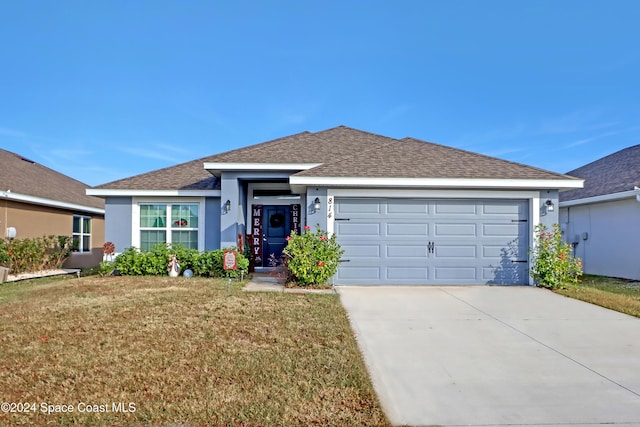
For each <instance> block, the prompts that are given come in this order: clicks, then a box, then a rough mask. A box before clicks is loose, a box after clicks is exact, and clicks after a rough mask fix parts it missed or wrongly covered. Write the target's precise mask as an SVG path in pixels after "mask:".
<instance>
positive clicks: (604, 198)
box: [560, 190, 640, 208]
mask: <svg viewBox="0 0 640 427" xmlns="http://www.w3.org/2000/svg"><path fill="white" fill-rule="evenodd" d="M638 196H640V191H639V190H629V191H621V192H619V193H612V194H603V195H601V196H593V197H585V198H582V199H575V200H566V201H564V202H560V207H561V208H567V207H570V206H577V205H586V204H589V203H600V202H612V201H614V200H621V199H628V198H631V197H638ZM638 201H639V202H640V200H638Z"/></svg>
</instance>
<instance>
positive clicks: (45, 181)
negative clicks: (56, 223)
mask: <svg viewBox="0 0 640 427" xmlns="http://www.w3.org/2000/svg"><path fill="white" fill-rule="evenodd" d="M87 188H89V186H88V185H87V184H84V183H82V182H80V181H78V180H75V179H73V178H71V177H68V176H66V175H63V174H61V173H59V172H56V171H54V170H53V169H49V168H48V167H46V166H43V165H41V164H39V163H36V162H34V161H32V160H29V159H26V158H24V157H22V156H20V155H19V154H16V153H12V152H11V151H7V150H3V149H0V191H7V190H11V192H13V193H18V194H24V195H27V196H32V197H40V198H43V199H48V200H53V201H57V202H64V203H71V204H75V205H80V206H85V207H90V208H97V209H104V200H102V199H101V198H98V197H93V196H87V195H86V193H85V191H86V189H87Z"/></svg>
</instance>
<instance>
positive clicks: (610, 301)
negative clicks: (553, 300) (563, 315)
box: [555, 275, 640, 317]
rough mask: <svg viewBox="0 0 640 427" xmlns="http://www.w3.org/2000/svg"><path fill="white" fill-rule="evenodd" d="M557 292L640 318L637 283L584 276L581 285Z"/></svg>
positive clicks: (639, 284)
mask: <svg viewBox="0 0 640 427" xmlns="http://www.w3.org/2000/svg"><path fill="white" fill-rule="evenodd" d="M555 292H557V293H559V294H562V295H565V296H568V297H571V298H575V299H579V300H582V301H586V302H589V303H592V304H596V305H600V306H602V307H606V308H610V309H612V310H616V311H619V312H621V313H626V314H630V315H632V316H636V317H640V283H639V282H637V281H631V280H625V279H615V278H611V277H603V276H591V275H584V276H583V278H582V283H581V284H580V285H578V286H569V287H567V288H565V289H556V290H555Z"/></svg>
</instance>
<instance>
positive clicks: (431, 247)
mask: <svg viewBox="0 0 640 427" xmlns="http://www.w3.org/2000/svg"><path fill="white" fill-rule="evenodd" d="M435 246H436V244H435V243H434V242H429V243H428V244H427V253H428V254H432V253H433V250H434V249H435Z"/></svg>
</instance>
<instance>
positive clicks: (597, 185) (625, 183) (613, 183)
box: [561, 145, 640, 201]
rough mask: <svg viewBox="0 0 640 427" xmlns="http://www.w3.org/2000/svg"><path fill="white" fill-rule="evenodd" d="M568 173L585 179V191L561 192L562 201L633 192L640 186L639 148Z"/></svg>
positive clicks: (616, 153) (630, 148)
mask: <svg viewBox="0 0 640 427" xmlns="http://www.w3.org/2000/svg"><path fill="white" fill-rule="evenodd" d="M568 174H569V175H572V176H577V177H580V178H583V179H584V180H585V184H584V188H580V189H576V190H570V191H567V192H564V193H562V196H561V201H569V200H577V199H584V198H587V197H595V196H602V195H606V194H614V193H620V192H623V191H631V190H633V189H634V187H636V186H640V145H634V146H633V147H629V148H625V149H623V150H620V151H617V152H615V153H613V154H610V155H608V156H606V157H603V158H601V159H599V160H596V161H595V162H591V163H589V164H587V165H584V166H582V167H579V168H578V169H574V170H572V171H571V172H569V173H568Z"/></svg>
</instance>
